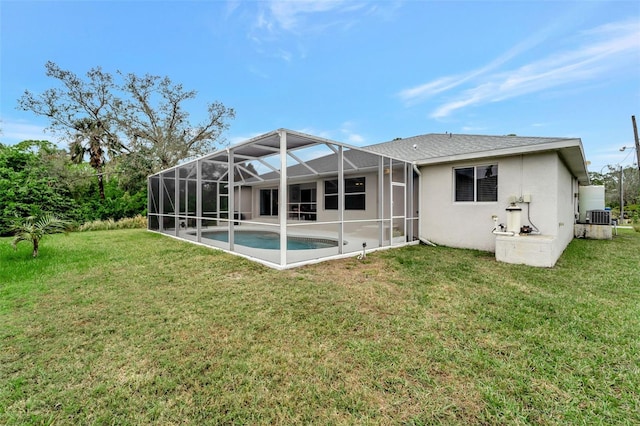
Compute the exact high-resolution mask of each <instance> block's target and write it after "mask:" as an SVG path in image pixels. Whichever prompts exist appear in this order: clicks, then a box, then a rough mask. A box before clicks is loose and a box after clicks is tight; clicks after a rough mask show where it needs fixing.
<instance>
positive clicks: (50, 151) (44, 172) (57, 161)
mask: <svg viewBox="0 0 640 426" xmlns="http://www.w3.org/2000/svg"><path fill="white" fill-rule="evenodd" d="M65 161H66V163H65ZM68 163H69V159H68V155H67V154H66V153H65V152H64V151H61V150H58V149H57V148H56V147H55V146H54V145H53V144H51V143H50V142H47V141H24V142H20V143H19V144H17V145H14V146H4V145H2V144H0V235H7V234H9V233H10V232H11V231H10V230H11V225H12V221H13V220H14V219H15V218H16V217H26V216H39V215H41V214H43V213H45V212H50V213H54V214H55V215H57V216H60V217H64V218H65V219H77V214H78V210H77V204H76V203H75V200H74V199H73V197H72V195H71V192H70V189H69V181H70V179H68V178H67V177H68V176H69V174H68V173H67V170H66V164H68Z"/></svg>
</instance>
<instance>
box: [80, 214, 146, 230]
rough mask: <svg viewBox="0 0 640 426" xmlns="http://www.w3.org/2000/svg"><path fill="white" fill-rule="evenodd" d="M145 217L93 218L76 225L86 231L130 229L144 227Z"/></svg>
mask: <svg viewBox="0 0 640 426" xmlns="http://www.w3.org/2000/svg"><path fill="white" fill-rule="evenodd" d="M146 227H147V218H146V217H145V216H141V215H136V216H134V217H128V218H124V219H120V220H118V221H115V220H113V219H107V220H94V221H92V222H86V223H83V224H82V225H80V226H79V227H78V231H79V232H86V231H107V230H111V229H132V228H146Z"/></svg>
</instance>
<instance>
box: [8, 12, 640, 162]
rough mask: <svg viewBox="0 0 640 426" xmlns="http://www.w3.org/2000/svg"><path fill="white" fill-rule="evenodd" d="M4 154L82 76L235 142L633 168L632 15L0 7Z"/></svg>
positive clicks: (638, 37)
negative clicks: (532, 152)
mask: <svg viewBox="0 0 640 426" xmlns="http://www.w3.org/2000/svg"><path fill="white" fill-rule="evenodd" d="M0 31H1V33H0V130H1V133H0V142H2V143H4V144H13V143H17V142H19V141H21V140H26V139H47V140H50V141H53V142H56V143H58V144H60V145H61V146H64V145H65V142H64V141H63V140H60V139H58V138H57V136H56V135H54V134H52V133H50V132H47V133H44V132H43V131H44V129H45V128H46V127H48V124H49V123H48V122H47V120H46V119H43V118H41V117H38V116H35V115H34V114H33V113H29V112H24V111H20V110H18V109H16V105H17V99H18V98H20V96H21V95H22V94H23V93H24V91H25V90H29V91H31V92H33V93H36V94H38V93H42V92H43V91H45V90H46V89H48V88H51V87H55V86H56V81H55V80H53V79H51V78H49V77H46V75H45V63H46V62H47V61H53V62H55V63H56V64H57V65H58V66H60V67H61V68H62V69H66V70H69V71H72V72H74V73H76V74H78V75H85V74H86V73H87V71H89V70H90V69H91V68H94V67H98V66H99V67H101V68H102V69H103V70H104V71H107V72H111V73H115V72H116V71H122V72H125V73H135V74H138V75H143V74H147V73H148V74H153V75H159V76H168V77H169V78H171V79H172V80H173V81H174V82H175V83H181V84H182V85H183V86H184V87H185V89H189V90H191V89H193V90H196V91H197V92H198V95H197V98H196V100H194V101H192V102H190V103H188V104H185V107H186V109H187V110H188V111H189V113H190V118H191V121H192V122H194V123H196V122H199V121H202V120H203V119H204V118H205V117H206V105H207V104H208V103H210V102H213V101H219V102H222V103H223V104H224V105H225V106H227V107H231V108H234V109H235V111H236V118H235V119H234V120H232V121H230V122H229V124H230V127H229V130H228V131H227V132H225V134H224V136H225V139H226V141H227V142H228V143H231V144H233V143H237V142H241V141H243V140H246V139H249V138H251V137H254V136H257V135H260V134H263V133H266V132H269V131H272V130H275V129H278V128H288V129H292V130H297V131H301V132H305V133H309V134H312V135H316V136H321V137H324V138H327V139H331V140H335V141H339V142H343V143H347V144H351V145H355V146H364V145H369V144H373V143H379V142H385V141H389V140H392V139H394V138H397V137H401V138H405V137H410V136H415V135H420V134H426V133H445V132H450V133H465V134H482V135H506V134H517V135H519V136H545V137H572V138H573V137H578V138H581V140H582V143H583V147H584V151H585V156H586V159H587V160H588V161H589V162H590V165H589V170H590V171H595V172H600V171H603V169H604V170H605V171H606V167H605V166H606V165H608V164H611V165H616V166H617V165H623V166H629V165H632V164H633V163H634V162H635V152H634V150H633V149H630V148H627V149H626V150H625V151H624V152H621V151H620V149H621V148H622V147H623V146H628V147H633V146H634V133H633V126H632V121H631V116H632V115H635V116H636V117H637V119H638V120H640V2H639V1H622V0H610V1H589V0H583V1H545V0H537V1H518V0H513V1H506V0H504V1H477V0H476V1H455V0H454V1H428V0H425V1H401V0H398V1H395V0H387V1H358V0H349V1H337V0H336V1H325V0H322V1H321V0H305V1H302V0H300V1H270V0H263V1H237V0H229V1H213V0H209V1H206V0H202V1H151V0H138V1H117V0H116V1H92V0H85V1H82V0H75V1H44V0H40V1H30V0H19V1H18V0H0Z"/></svg>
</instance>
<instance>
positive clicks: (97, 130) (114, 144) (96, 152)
mask: <svg viewBox="0 0 640 426" xmlns="http://www.w3.org/2000/svg"><path fill="white" fill-rule="evenodd" d="M74 127H75V129H76V131H77V133H76V134H75V135H74V136H75V138H74V140H73V142H71V144H70V145H69V151H70V153H71V161H73V162H74V163H76V164H80V163H82V162H83V161H84V156H85V154H87V155H88V156H89V164H90V165H91V167H92V168H93V169H94V170H95V173H96V177H97V178H98V192H99V194H100V198H101V199H103V200H104V173H103V166H104V164H105V163H106V156H105V154H107V153H108V154H111V156H115V155H117V154H118V151H119V149H120V147H121V145H120V143H119V142H118V141H117V139H116V138H115V137H114V136H113V134H112V133H111V132H109V131H108V130H107V129H106V128H105V125H104V124H103V122H102V121H100V120H98V121H93V120H91V119H90V118H83V119H80V120H77V121H76V122H75V123H74ZM105 150H106V151H107V152H106V153H105Z"/></svg>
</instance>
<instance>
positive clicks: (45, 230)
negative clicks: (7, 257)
mask: <svg viewBox="0 0 640 426" xmlns="http://www.w3.org/2000/svg"><path fill="white" fill-rule="evenodd" d="M67 226H68V222H66V221H64V220H62V219H59V218H57V217H55V216H54V215H52V214H45V215H43V216H42V217H40V218H36V217H34V216H29V217H27V218H26V219H24V220H23V221H22V222H20V223H18V224H16V225H14V227H13V231H14V238H13V241H12V242H11V244H12V245H13V248H14V249H15V250H17V249H18V243H19V242H21V241H29V242H31V243H33V257H37V256H38V248H39V246H40V240H41V239H42V238H43V237H44V236H45V235H49V234H57V233H60V232H65V231H66V229H67Z"/></svg>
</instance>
